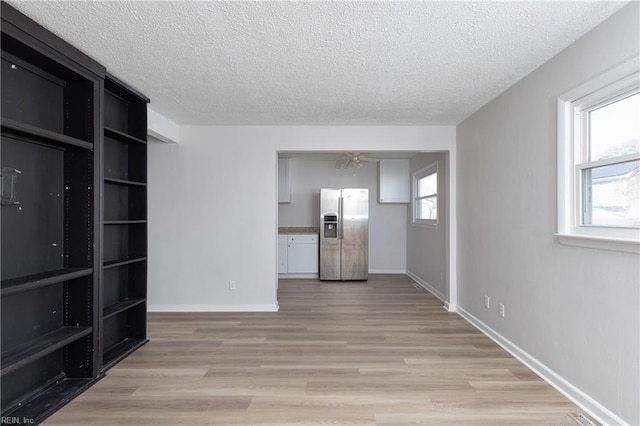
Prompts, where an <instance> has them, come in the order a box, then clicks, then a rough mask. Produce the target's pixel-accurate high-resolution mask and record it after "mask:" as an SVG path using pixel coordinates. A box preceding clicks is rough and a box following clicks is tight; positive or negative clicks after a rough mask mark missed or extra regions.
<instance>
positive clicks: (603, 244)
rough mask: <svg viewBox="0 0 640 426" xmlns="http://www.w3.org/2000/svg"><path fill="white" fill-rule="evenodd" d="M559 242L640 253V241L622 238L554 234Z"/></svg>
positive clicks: (566, 244)
mask: <svg viewBox="0 0 640 426" xmlns="http://www.w3.org/2000/svg"><path fill="white" fill-rule="evenodd" d="M554 235H555V236H556V237H557V238H558V242H559V243H560V244H562V245H565V246H572V247H586V248H592V249H601V250H612V251H621V252H625V253H635V254H640V241H633V240H627V239H622V238H602V237H597V236H591V235H577V234H557V233H556V234H554Z"/></svg>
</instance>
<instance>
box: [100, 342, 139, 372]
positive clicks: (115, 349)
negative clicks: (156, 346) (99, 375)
mask: <svg viewBox="0 0 640 426" xmlns="http://www.w3.org/2000/svg"><path fill="white" fill-rule="evenodd" d="M148 341H149V340H148V339H143V338H127V339H123V340H121V341H119V342H118V343H116V344H115V345H112V346H111V347H109V348H107V349H106V350H105V351H104V355H103V356H102V371H103V372H105V371H107V370H108V369H110V368H111V367H113V366H114V365H116V364H117V363H118V362H119V361H120V360H122V359H123V358H126V357H127V356H129V355H130V354H131V353H132V352H134V351H135V350H136V349H138V348H139V347H141V346H142V345H144V344H145V343H147V342H148Z"/></svg>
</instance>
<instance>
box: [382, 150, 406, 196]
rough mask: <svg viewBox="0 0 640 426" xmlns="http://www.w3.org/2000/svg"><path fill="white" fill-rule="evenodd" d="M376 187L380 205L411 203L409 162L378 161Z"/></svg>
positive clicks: (397, 160)
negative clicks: (377, 187)
mask: <svg viewBox="0 0 640 426" xmlns="http://www.w3.org/2000/svg"><path fill="white" fill-rule="evenodd" d="M378 186H379V192H378V194H379V196H378V201H379V202H380V203H409V202H410V201H411V161H410V160H408V159H392V160H380V162H379V163H378Z"/></svg>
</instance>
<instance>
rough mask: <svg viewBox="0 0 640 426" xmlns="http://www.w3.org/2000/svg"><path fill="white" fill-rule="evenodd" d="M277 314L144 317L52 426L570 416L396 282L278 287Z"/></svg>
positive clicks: (424, 296) (547, 389) (280, 425)
mask: <svg viewBox="0 0 640 426" xmlns="http://www.w3.org/2000/svg"><path fill="white" fill-rule="evenodd" d="M278 300H279V304H280V311H279V312H277V313H260V312H249V313H242V312H225V313H150V314H149V315H148V325H149V327H148V330H149V339H150V341H149V343H148V344H147V345H145V346H144V347H142V348H140V349H139V350H138V351H136V352H135V353H133V354H132V355H131V356H130V357H128V358H126V359H125V360H123V361H122V362H121V363H119V364H118V365H116V366H115V367H113V368H112V369H111V370H109V371H108V373H107V375H106V377H105V378H104V379H102V380H101V381H100V382H98V383H97V384H96V385H95V386H93V387H92V388H90V389H89V390H88V391H86V392H85V393H84V394H82V395H80V396H79V397H78V398H76V399H75V400H74V401H72V402H71V403H70V404H68V405H67V406H65V407H64V408H62V409H61V410H60V411H59V412H57V413H56V414H54V415H53V416H52V417H51V418H49V419H48V420H47V421H46V422H45V424H46V425H50V426H56V425H64V426H70V425H108V426H116V425H118V426H120V425H191V426H198V425H229V426H232V425H238V426H240V425H265V426H266V425H270V426H288V425H297V426H311V425H362V426H383V425H384V426H391V425H448V424H455V425H500V424H504V425H507V424H509V425H511V424H522V425H526V424H531V425H539V424H560V425H562V424H566V425H572V424H575V423H573V421H572V420H571V419H570V418H569V417H568V414H569V413H582V411H581V410H580V409H579V408H578V407H577V406H575V405H574V404H573V403H571V402H570V401H569V400H567V399H566V398H565V397H564V396H562V395H561V394H560V393H558V392H557V391H556V390H555V389H554V388H552V387H551V386H549V385H548V384H547V383H545V382H544V381H543V380H541V379H540V378H539V377H538V376H536V375H535V374H534V373H533V372H531V371H530V370H529V369H528V368H527V367H525V366H524V365H522V364H521V363H520V362H519V361H518V360H516V359H514V358H513V357H512V356H511V355H509V354H508V353H507V352H505V351H504V350H503V349H502V348H501V347H500V346H498V345H497V344H495V343H494V342H493V341H492V340H490V339H489V338H488V337H486V336H484V335H483V334H482V333H480V332H479V331H478V330H476V329H475V328H474V327H473V326H471V325H470V324H469V323H467V322H466V321H465V320H463V319H462V318H461V317H459V316H458V315H456V314H453V313H449V312H447V311H446V310H444V309H443V307H442V303H441V302H440V301H439V300H437V299H436V298H435V297H433V296H432V295H431V294H430V293H428V292H426V291H424V290H420V289H417V288H416V287H415V285H414V283H413V282H412V281H411V280H410V279H409V278H408V277H406V276H402V275H372V276H371V277H370V279H369V281H368V282H353V283H341V282H337V283H334V282H330V283H326V282H324V283H321V282H319V281H317V280H284V281H281V282H280V284H279V290H278Z"/></svg>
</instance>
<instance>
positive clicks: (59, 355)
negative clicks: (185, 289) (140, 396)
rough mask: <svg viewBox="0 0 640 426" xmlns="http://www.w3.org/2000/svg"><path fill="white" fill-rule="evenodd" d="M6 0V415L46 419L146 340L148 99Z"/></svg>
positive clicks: (1, 296)
mask: <svg viewBox="0 0 640 426" xmlns="http://www.w3.org/2000/svg"><path fill="white" fill-rule="evenodd" d="M1 7H2V10H1V19H2V23H1V33H2V40H1V49H2V52H1V53H2V55H1V56H2V69H1V85H2V87H1V89H2V92H1V97H2V105H1V129H2V131H1V143H0V162H1V167H2V170H1V174H2V183H1V190H2V203H1V204H2V206H1V215H0V222H1V250H2V251H1V253H2V264H1V269H0V271H1V272H0V275H1V285H0V302H1V327H2V330H1V351H2V352H1V359H0V382H1V401H0V403H1V410H2V411H1V416H2V417H3V418H20V419H21V421H25V422H26V421H29V422H35V423H39V422H40V421H42V420H43V419H44V418H46V417H47V416H49V415H50V414H52V413H53V412H55V411H56V410H57V409H59V408H60V407H61V406H63V405H64V404H66V403H67V402H68V401H70V400H71V399H72V398H74V397H75V396H76V395H78V394H79V393H81V392H82V391H84V390H85V389H86V388H87V387H89V386H90V385H91V384H93V383H94V382H95V381H97V380H98V379H99V378H100V377H101V376H102V375H103V374H104V371H105V370H106V369H107V368H108V367H110V366H112V365H114V364H115V363H116V362H117V361H119V360H120V359H122V358H123V357H124V356H126V355H127V354H129V353H130V352H131V351H132V350H134V349H135V348H137V347H139V346H140V345H141V344H143V343H144V342H145V341H146V317H145V316H146V244H147V243H146V216H147V215H146V142H145V139H146V104H147V102H148V100H147V99H146V98H144V96H142V95H140V94H139V93H137V92H136V91H135V90H132V89H129V88H127V87H126V85H124V84H123V83H121V82H118V81H117V80H116V79H114V78H112V77H110V76H107V75H106V71H105V69H104V67H103V66H102V65H100V64H98V63H97V62H95V61H93V60H92V59H90V58H89V57H87V56H86V55H84V54H82V53H81V52H80V51H78V50H77V49H75V48H74V47H73V46H71V45H69V44H68V43H66V42H64V41H63V40H61V39H60V38H58V37H56V36H55V35H53V34H52V33H50V32H49V31H47V30H45V29H44V28H42V27H41V26H39V25H38V24H37V23H35V22H34V21H32V20H31V19H29V18H27V17H25V16H24V15H22V14H21V13H19V12H18V11H16V10H15V9H13V8H12V7H10V6H8V5H7V4H6V3H4V2H2V3H1ZM105 87H106V88H107V90H108V91H107V92H105ZM123 111H125V112H123ZM114 114H115V115H114ZM103 123H104V124H103ZM27 419H28V420H27Z"/></svg>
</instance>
